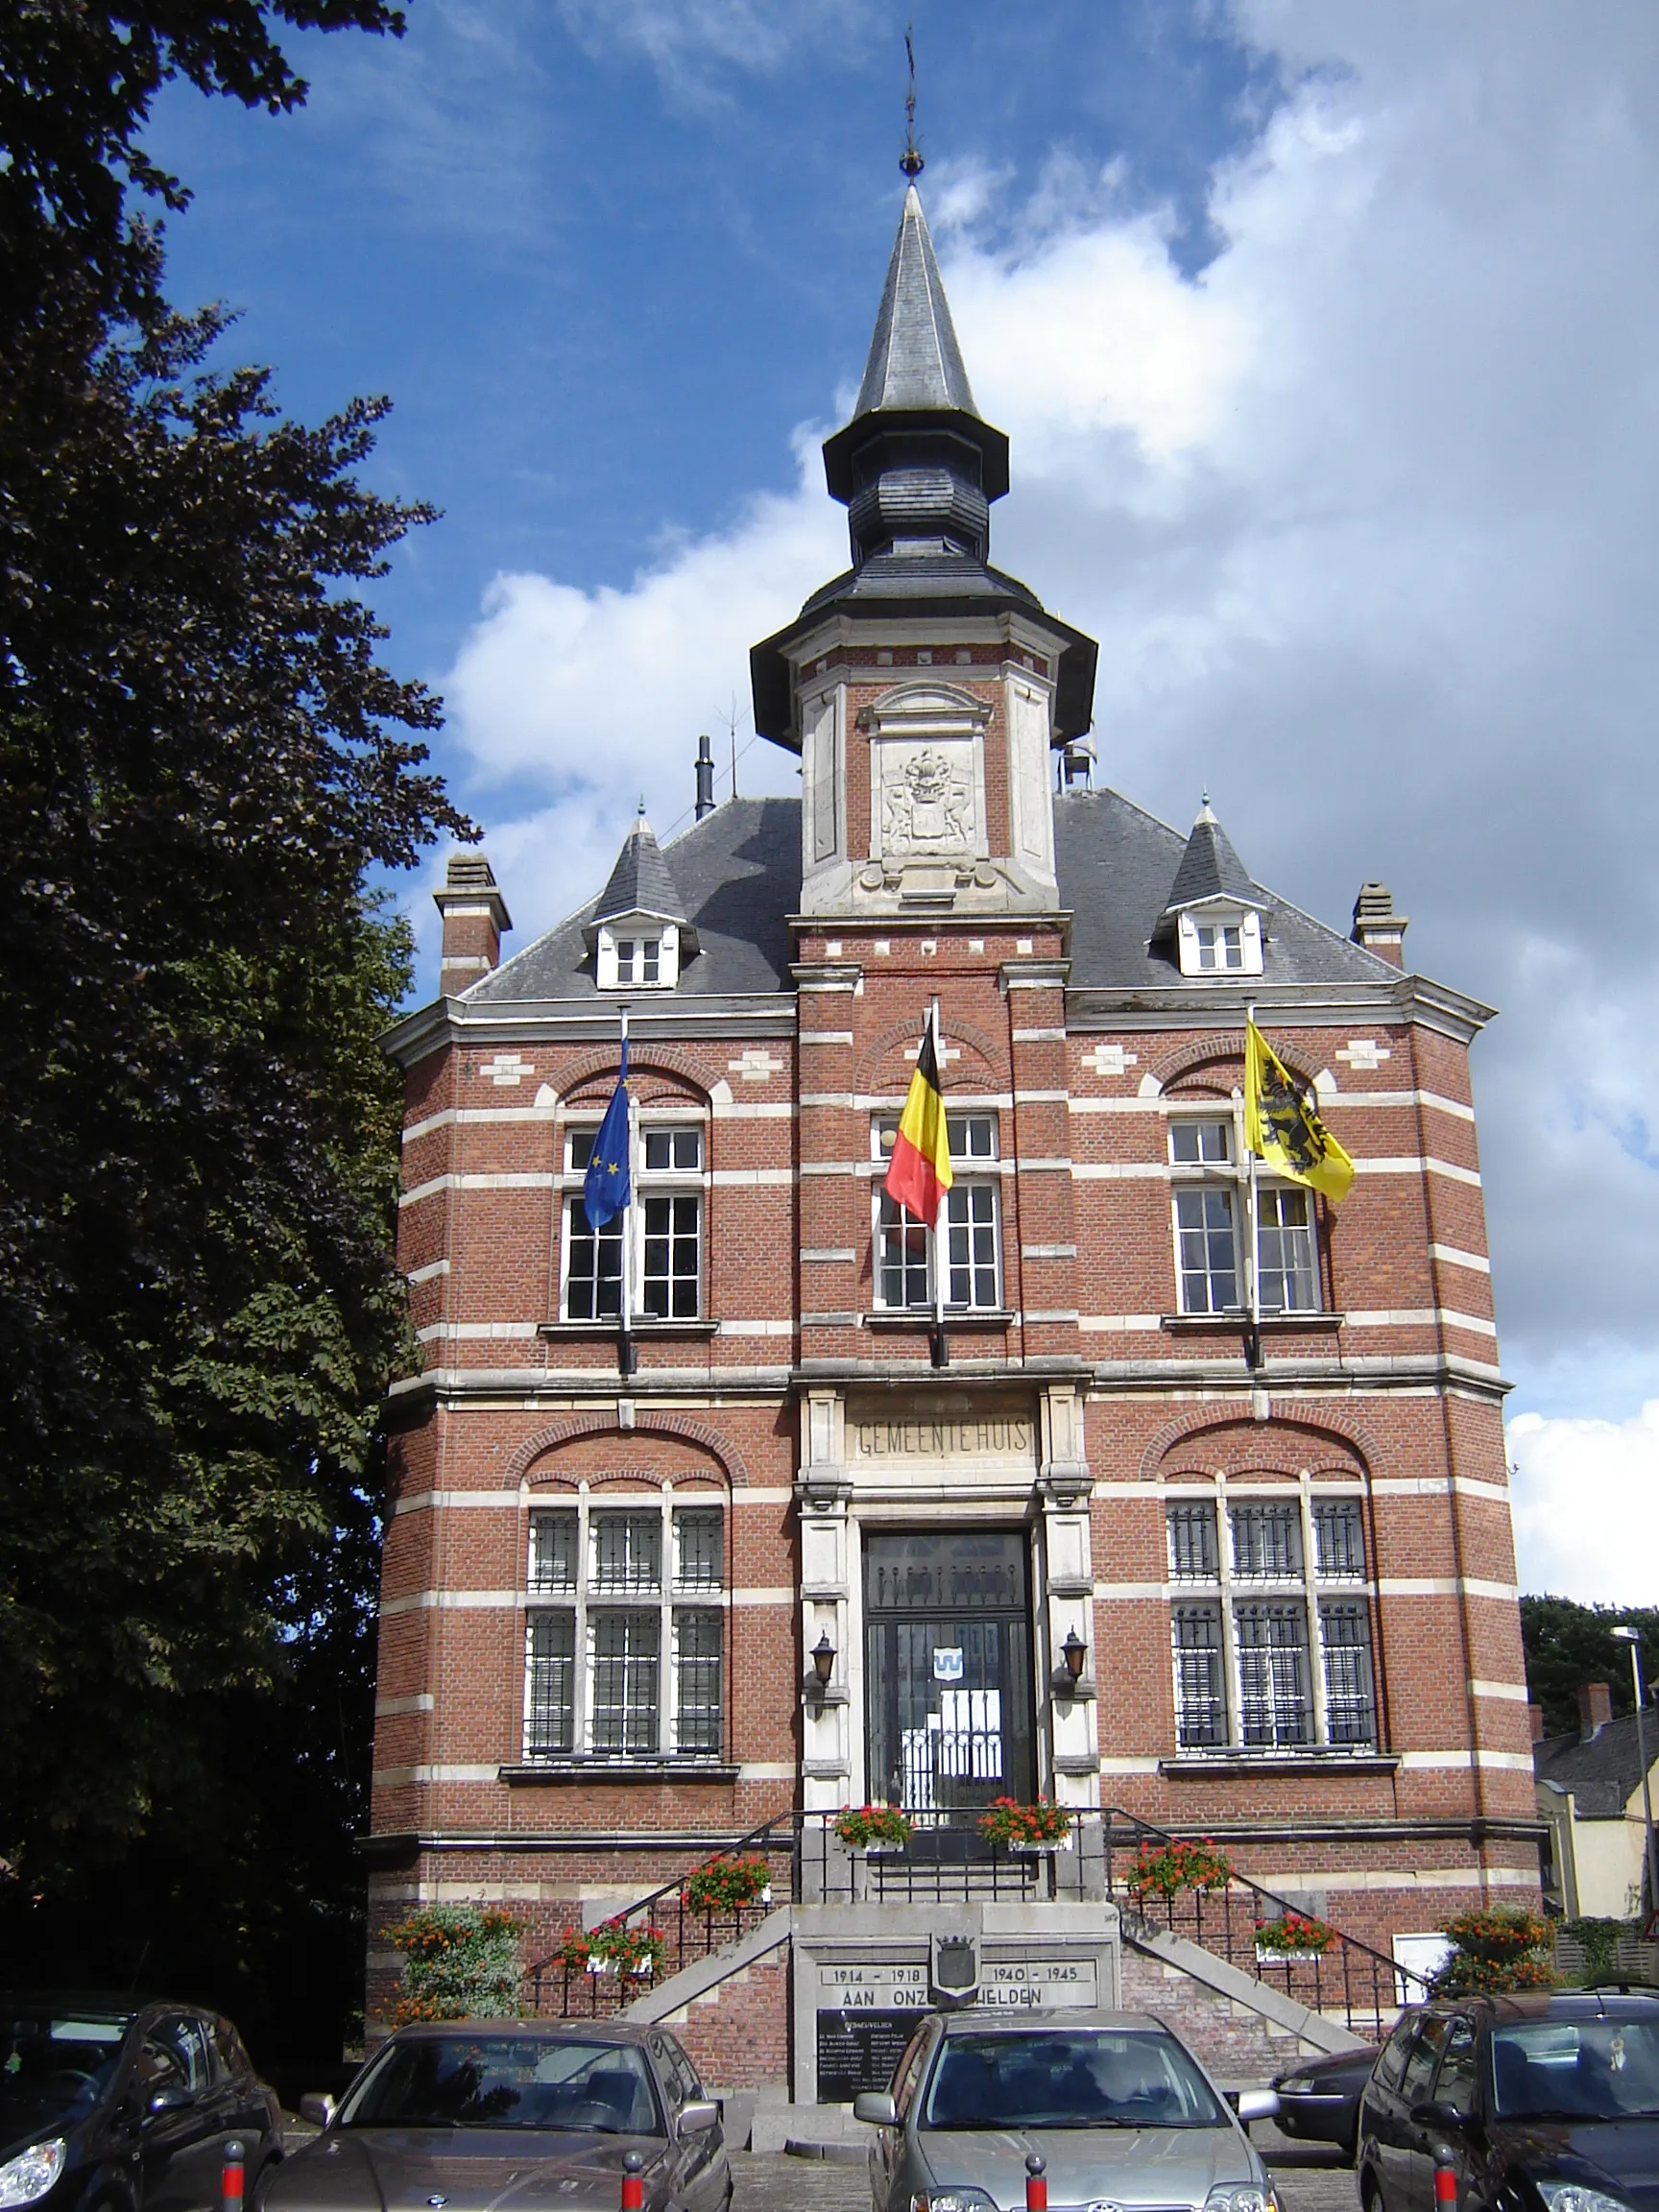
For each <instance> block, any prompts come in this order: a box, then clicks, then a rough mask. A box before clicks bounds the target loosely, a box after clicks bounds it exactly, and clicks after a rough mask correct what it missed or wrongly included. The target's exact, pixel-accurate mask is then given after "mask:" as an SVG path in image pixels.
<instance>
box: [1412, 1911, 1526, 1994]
mask: <svg viewBox="0 0 1659 2212" xmlns="http://www.w3.org/2000/svg"><path fill="white" fill-rule="evenodd" d="M1441 1933H1442V1934H1443V1935H1445V1936H1450V1937H1451V1939H1452V1944H1453V1950H1452V1956H1451V1958H1450V1959H1448V1960H1447V1961H1446V1963H1445V1965H1444V1966H1442V1967H1441V1969H1440V1971H1439V1972H1438V1973H1437V1974H1436V1975H1435V1976H1434V1978H1433V1981H1432V1983H1431V1988H1432V1990H1433V1993H1434V1994H1435V1995H1436V1996H1441V1997H1467V1996H1470V1995H1473V1994H1475V1993H1477V1992H1481V1993H1485V1994H1487V1995H1496V1994H1500V1993H1502V1992H1503V1991H1504V1990H1513V1989H1550V1988H1553V1986H1554V1984H1555V1969H1554V1967H1553V1966H1552V1965H1551V1962H1550V1959H1549V1956H1548V1954H1549V1950H1550V1923H1549V1922H1548V1921H1547V1920H1543V1919H1541V1918H1540V1917H1539V1915H1538V1914H1537V1913H1536V1912H1529V1911H1527V1909H1526V1907H1525V1906H1504V1905H1500V1906H1495V1907H1493V1908H1491V1909H1490V1910H1489V1911H1479V1912H1460V1913H1459V1914H1458V1915H1457V1917H1456V1918H1455V1920H1448V1921H1447V1922H1446V1924H1445V1926H1444V1928H1443V1929H1442V1931H1441Z"/></svg>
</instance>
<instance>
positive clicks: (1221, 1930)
mask: <svg viewBox="0 0 1659 2212" xmlns="http://www.w3.org/2000/svg"><path fill="white" fill-rule="evenodd" d="M1102 1821H1103V1833H1102V1838H1101V1842H1102V1849H1103V1854H1104V1874H1105V1891H1106V1894H1107V1896H1108V1897H1110V1898H1112V1899H1113V1901H1114V1902H1115V1903H1116V1904H1117V1905H1118V1907H1119V1909H1120V1910H1121V1911H1123V1913H1124V1915H1125V1917H1126V1919H1127V1920H1128V1921H1129V1923H1130V1932H1131V1933H1132V1934H1133V1933H1134V1931H1135V1924H1136V1923H1140V1924H1141V1925H1143V1926H1146V1927H1149V1928H1153V1929H1166V1930H1167V1931H1168V1932H1169V1933H1170V1934H1171V1935H1174V1936H1186V1937H1187V1939H1188V1940H1189V1941H1190V1942H1192V1943H1196V1944H1198V1945H1199V1946H1200V1948H1201V1949H1203V1950H1205V1951H1208V1952H1209V1953H1210V1954H1211V1956H1212V1957H1213V1958H1216V1959H1221V1960H1225V1961H1226V1963H1227V1964H1228V1965H1230V1966H1235V1967H1237V1968H1238V1970H1239V1971H1240V1972H1241V1973H1245V1974H1248V1975H1250V1976H1251V1977H1252V1978H1253V1979H1254V1980H1255V1981H1258V1982H1262V1983H1264V1984H1266V1985H1267V1987H1269V1988H1271V1989H1280V1990H1283V1992H1284V1993H1285V1995H1286V1997H1288V1998H1290V1999H1292V2000H1293V2001H1294V2002H1295V2003H1297V2004H1299V2005H1305V2006H1307V2008H1309V2010H1310V2011H1312V2012H1320V2013H1323V2014H1325V2015H1326V2017H1327V2018H1330V2019H1336V2020H1340V2021H1342V2023H1343V2024H1344V2025H1345V2026H1346V2027H1347V2028H1348V2029H1349V2030H1350V2031H1351V2032H1353V2033H1354V2034H1357V2035H1364V2036H1368V2037H1369V2038H1371V2039H1372V2040H1373V2041H1377V2042H1381V2040H1382V2039H1383V2035H1385V2034H1386V2033H1387V2032H1388V2029H1389V2027H1390V2026H1391V2025H1392V2023H1393V2020H1394V2018H1395V2016H1396V2014H1397V2013H1398V2012H1399V2009H1400V2008H1401V2006H1402V2005H1407V2004H1415V2003H1417V2002H1419V2001H1420V2000H1421V1999H1423V1998H1425V1997H1427V1996H1428V1995H1429V1983H1428V1981H1427V1979H1426V1977H1425V1976H1423V1975H1422V1974H1419V1973H1417V1972H1416V1971H1415V1970H1414V1969H1413V1968H1411V1967H1409V1966H1403V1965H1401V1964H1400V1963H1399V1961H1398V1960H1394V1959H1390V1958H1388V1957H1387V1956H1386V1955H1385V1954H1384V1953H1383V1952H1381V1951H1378V1950H1375V1949H1374V1948H1373V1947H1372V1946H1371V1945H1370V1944H1369V1943H1365V1942H1362V1941H1361V1940H1360V1938H1359V1937H1358V1936H1349V1935H1346V1934H1345V1933H1344V1932H1343V1931H1342V1930H1341V1929H1337V1928H1332V1929H1330V1937H1331V1940H1330V1943H1329V1946H1328V1947H1327V1948H1325V1949H1323V1950H1318V1949H1310V1950H1289V1951H1275V1950H1271V1949H1268V1948H1266V1947H1264V1946H1263V1944H1262V1940H1261V1936H1260V1934H1259V1931H1260V1930H1262V1928H1264V1927H1270V1926H1272V1925H1274V1924H1275V1923H1281V1922H1283V1921H1284V1919H1285V1917H1286V1914H1292V1915H1295V1916H1296V1917H1298V1918H1308V1917H1310V1915H1309V1914H1308V1912H1307V1908H1306V1904H1305V1903H1299V1902H1298V1901H1297V1900H1296V1899H1295V1898H1291V1897H1285V1896H1282V1895H1280V1893H1279V1892H1278V1891H1277V1890H1273V1889H1268V1888H1266V1887H1263V1886H1262V1884H1261V1883H1260V1882H1253V1881H1251V1879H1250V1878H1249V1876H1248V1875H1246V1874H1240V1873H1238V1871H1237V1870H1234V1871H1233V1872H1232V1873H1231V1874H1230V1876H1229V1879H1228V1881H1227V1884H1226V1887H1224V1888H1217V1889H1201V1888H1179V1889H1176V1890H1174V1891H1173V1892H1172V1893H1171V1894H1168V1895H1166V1894H1164V1893H1163V1892H1162V1891H1161V1890H1159V1889H1158V1888H1157V1887H1150V1886H1148V1884H1147V1883H1146V1881H1145V1879H1144V1868H1145V1861H1146V1860H1147V1859H1148V1858H1152V1857H1156V1856H1157V1855H1158V1854H1161V1853H1163V1852H1165V1851H1166V1850H1168V1849H1169V1848H1170V1847H1171V1846H1173V1845H1175V1844H1176V1843H1178V1842H1179V1841H1181V1840H1183V1839H1182V1838H1178V1837H1177V1836H1175V1835H1174V1834H1173V1833H1171V1831H1169V1830H1168V1829H1166V1828H1155V1827H1154V1826H1152V1824H1151V1823H1150V1822H1149V1821H1146V1820H1142V1819H1141V1818H1140V1817H1139V1816H1138V1815H1135V1814H1133V1813H1126V1812H1124V1811H1123V1809H1122V1808H1121V1807H1120V1806H1116V1805H1114V1806H1109V1807H1108V1808H1107V1809H1106V1811H1105V1812H1104V1814H1103V1815H1102ZM1185 1840H1188V1841H1190V1840H1192V1839H1191V1837H1190V1835H1189V1836H1188V1837H1187V1838H1186V1839H1185ZM1138 1872H1139V1873H1140V1874H1141V1876H1142V1878H1141V1879H1140V1880H1137V1874H1138ZM1321 1925H1322V1926H1323V1925H1327V1924H1325V1923H1321Z"/></svg>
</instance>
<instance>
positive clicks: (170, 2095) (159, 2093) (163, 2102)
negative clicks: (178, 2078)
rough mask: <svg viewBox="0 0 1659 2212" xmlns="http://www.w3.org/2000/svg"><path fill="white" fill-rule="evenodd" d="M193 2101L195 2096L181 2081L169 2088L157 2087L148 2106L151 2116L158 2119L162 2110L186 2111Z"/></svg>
mask: <svg viewBox="0 0 1659 2212" xmlns="http://www.w3.org/2000/svg"><path fill="white" fill-rule="evenodd" d="M195 2102H196V2100H195V2098H194V2097H193V2096H192V2095H191V2093H190V2091H189V2090H188V2089H186V2088H185V2087H184V2085H183V2083H182V2082H176V2083H174V2084H173V2085H172V2086H171V2087H169V2088H166V2089H157V2090H156V2093H155V2095H154V2096H153V2097H152V2098H151V2100H150V2104H149V2107H148V2108H149V2111H150V2113H151V2115H152V2117H153V2118H157V2119H158V2118H159V2117H160V2116H161V2114H162V2113H164V2112H183V2111H186V2110H187V2109H188V2108H189V2106H190V2105H192V2104H194V2103H195Z"/></svg>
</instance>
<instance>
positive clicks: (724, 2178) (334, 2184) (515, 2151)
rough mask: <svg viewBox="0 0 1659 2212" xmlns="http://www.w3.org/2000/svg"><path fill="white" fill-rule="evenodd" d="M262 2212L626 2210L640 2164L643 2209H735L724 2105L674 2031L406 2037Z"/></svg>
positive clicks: (623, 2027) (318, 2102) (309, 2104)
mask: <svg viewBox="0 0 1659 2212" xmlns="http://www.w3.org/2000/svg"><path fill="white" fill-rule="evenodd" d="M300 2109H301V2114H302V2116H304V2117H305V2118H307V2119H312V2118H314V2119H317V2120H320V2121H322V2122H323V2123H324V2127H323V2132H322V2134H321V2135H319V2136H318V2137H317V2138H316V2140H315V2141H314V2142H311V2143H307V2144H306V2145H305V2147H304V2149H303V2150H302V2151H300V2152H296V2153H295V2155H294V2156H293V2157H291V2158H289V2159H288V2160H287V2161H286V2162H285V2163H284V2164H283V2165H281V2166H279V2167H278V2168H277V2169H276V2175H275V2176H274V2178H273V2180H272V2182H271V2185H270V2187H269V2188H268V2189H267V2190H266V2192H265V2195H264V2198H263V2200H262V2203H261V2206H260V2212H425V2208H426V2207H431V2208H432V2212H445V2208H447V2212H554V2208H555V2207H556V2208H557V2212H616V2206H617V2204H618V2202H619V2201H620V2199H621V2187H622V2176H623V2172H624V2167H625V2163H626V2162H627V2161H628V2160H629V2159H630V2158H637V2161H638V2168H639V2171H640V2174H641V2178H642V2180H643V2182H644V2196H645V2212H670V2207H672V2212H726V2208H727V2206H728V2205H729V2204H730V2202H731V2199H732V2169H731V2164H730V2162H729V2160H728V2158H727V2155H726V2141H725V2136H724V2134H723V2133H722V2131H721V2127H720V2108H719V2106H718V2105H717V2104H712V2103H711V2102H710V2101H709V2099H707V2098H706V2097H705V2096H704V2095H703V2089H702V2084H701V2083H700V2082H699V2081H698V2080H697V2076H696V2074H695V2072H694V2071H693V2069H692V2066H691V2061H690V2060H689V2059H688V2058H687V2057H686V2056H685V2051H684V2050H683V2049H682V2047H681V2045H680V2044H679V2042H678V2041H677V2040H676V2038H675V2037H674V2036H672V2035H671V2034H670V2033H669V2032H668V2031H667V2030H666V2029H665V2028H637V2027H634V2026H632V2025H630V2024H628V2023H625V2022H619V2021H607V2020H590V2021H589V2020H585V2021H581V2022H577V2021H561V2022H559V2023H558V2025H557V2026H553V2025H546V2026H543V2025H541V2024H537V2023H533V2022H529V2021H525V2022H517V2021H506V2020H479V2021H469V2022H464V2021H453V2022H445V2024H444V2025H442V2026H437V2025H433V2026H422V2027H418V2028H400V2029H399V2030H398V2031H397V2034H396V2035H394V2036H393V2037H392V2039H391V2040H390V2042H388V2043H386V2044H385V2045H384V2046H383V2047H382V2048H381V2049H380V2050H379V2051H378V2052H377V2053H376V2054H375V2056H374V2057H373V2058H372V2059H371V2060H370V2062H369V2064H368V2065H367V2066H366V2067H365V2068H364V2069H363V2071H362V2073H361V2074H359V2075H358V2077H357V2079H356V2080H354V2081H353V2082H352V2084H351V2086H350V2088H349V2089H348V2090H347V2092H346V2095H345V2098H344V2099H343V2101H342V2103H341V2104H340V2108H339V2110H338V2111H335V2110H334V2109H333V2108H332V2105H331V2103H330V2102H329V2101H328V2100H325V2099H313V2098H309V2097H307V2098H302V2099H301V2106H300Z"/></svg>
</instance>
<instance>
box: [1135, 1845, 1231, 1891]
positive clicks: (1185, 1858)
mask: <svg viewBox="0 0 1659 2212" xmlns="http://www.w3.org/2000/svg"><path fill="white" fill-rule="evenodd" d="M1232 1879H1233V1863H1232V1861H1231V1860H1230V1859H1229V1858H1228V1856H1227V1854H1226V1852H1225V1851H1223V1850H1222V1849H1221V1846H1220V1845H1219V1844H1218V1843H1214V1842H1212V1841H1211V1839H1210V1838H1209V1837H1208V1836H1203V1837H1191V1836H1185V1837H1175V1838H1172V1839H1170V1841H1169V1842H1167V1843H1154V1842H1153V1841H1152V1840H1151V1839H1150V1838H1145V1839H1142V1844H1141V1848H1140V1850H1139V1851H1138V1852H1137V1853H1136V1855H1135V1863H1134V1865H1133V1867H1131V1869H1130V1872H1129V1887H1130V1888H1131V1889H1133V1890H1134V1892H1135V1894H1136V1896H1137V1897H1139V1898H1141V1899H1142V1900H1144V1899H1145V1898H1147V1897H1152V1896H1157V1897H1166V1898H1167V1897H1174V1896H1176V1895H1178V1894H1179V1893H1180V1891H1181V1890H1183V1889H1225V1888H1226V1887H1227V1885H1228V1883H1229V1882H1231V1881H1232Z"/></svg>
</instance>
